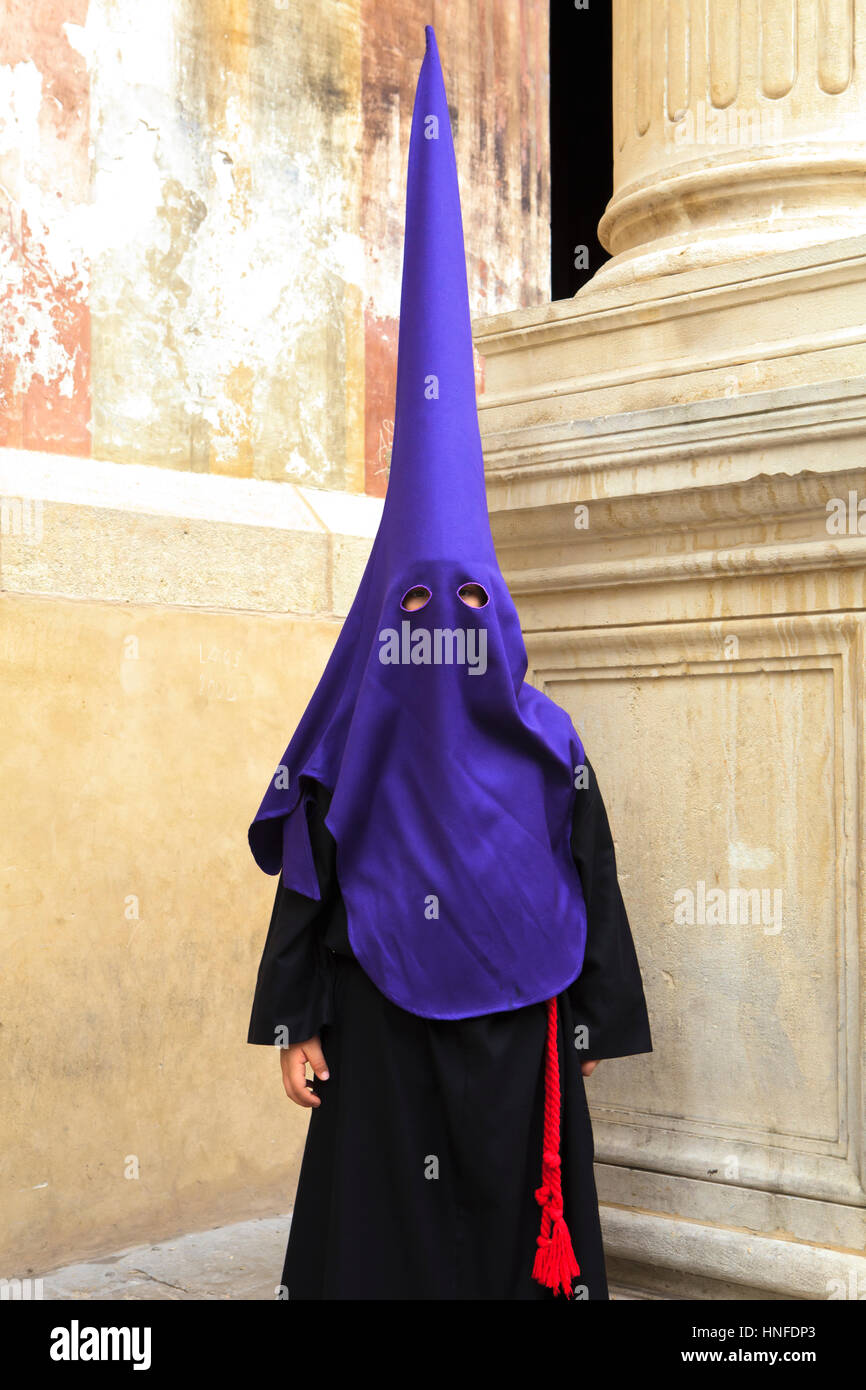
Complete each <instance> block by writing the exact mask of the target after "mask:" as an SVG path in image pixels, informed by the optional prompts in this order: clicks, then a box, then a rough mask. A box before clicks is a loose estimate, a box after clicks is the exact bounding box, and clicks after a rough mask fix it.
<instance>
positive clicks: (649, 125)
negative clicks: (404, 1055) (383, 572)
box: [475, 0, 866, 1299]
mask: <svg viewBox="0 0 866 1390" xmlns="http://www.w3.org/2000/svg"><path fill="white" fill-rule="evenodd" d="M857 10H858V12H857V16H856V21H857V22H856V25H855V22H854V6H853V5H851V4H848V3H842V2H840V3H834V0H801V2H800V3H799V4H795V3H794V0H763V3H760V4H759V3H758V0H742V3H737V0H692V3H691V4H688V3H686V0H668V3H662V2H661V0H615V52H616V56H617V70H616V72H617V75H616V92H615V95H616V102H617V114H616V143H617V149H616V189H615V193H614V196H613V198H612V200H611V203H610V206H609V208H608V209H607V211H606V213H605V215H604V218H603V220H602V224H601V231H602V236H603V238H604V239H605V241H606V242H607V244H608V245H609V246H610V248H611V250H612V251H613V252H614V253H615V254H614V258H613V260H612V261H611V262H609V263H608V264H607V265H605V266H604V267H603V268H602V269H601V271H600V272H599V273H598V274H597V275H596V276H595V277H594V279H593V280H592V281H590V283H589V284H588V285H586V286H585V287H584V288H583V289H582V290H581V291H580V293H579V294H578V295H576V296H575V298H574V299H571V300H565V301H560V302H557V303H554V304H548V305H545V306H542V307H541V308H532V309H525V310H517V311H515V312H513V313H510V314H504V315H499V316H497V317H496V318H493V319H487V320H484V321H481V322H478V323H477V324H476V326H475V327H476V335H475V336H476V345H477V347H478V350H479V352H480V353H481V354H482V355H483V356H484V358H485V364H486V378H485V380H486V389H485V393H484V394H483V395H482V397H481V399H480V406H481V418H482V430H483V434H484V440H485V454H486V463H487V471H488V480H489V497H490V506H491V516H492V521H493V528H494V535H495V537H496V543H497V549H498V552H499V557H500V561H501V563H502V566H503V570H504V572H505V574H506V577H507V579H508V582H509V584H510V586H511V589H512V592H513V593H514V595H515V598H516V601H517V603H518V605H519V608H520V612H521V618H522V621H523V626H524V632H525V635H526V641H527V649H528V651H529V655H530V668H531V669H530V676H529V678H530V680H532V681H533V682H534V683H535V684H537V685H539V686H540V687H541V688H543V689H545V690H547V691H548V692H549V693H550V694H551V695H552V697H553V698H554V699H556V700H557V701H558V702H559V703H561V704H562V705H564V706H565V707H566V708H567V709H568V710H569V712H570V713H571V714H572V716H573V718H574V720H575V722H576V724H577V726H578V728H579V729H580V730H581V731H582V733H583V736H584V739H585V743H586V747H587V752H588V755H589V757H590V758H591V760H592V762H593V765H594V766H595V767H596V769H597V771H598V775H599V780H600V783H601V787H602V791H603V793H604V795H605V799H606V801H607V804H608V806H609V810H610V816H611V822H612V825H613V828H614V834H615V839H616V850H617V857H618V865H619V874H620V881H621V884H622V888H623V894H624V897H625V901H626V906H627V908H628V911H629V916H630V919H631V921H632V924H633V928H634V933H635V938H636V941H637V946H638V952H639V956H640V960H641V965H642V969H643V974H644V982H645V985H646V989H647V994H648V999H649V1005H650V1012H651V1017H652V1025H653V1037H654V1043H655V1052H654V1053H653V1055H652V1056H649V1057H641V1058H635V1059H626V1060H616V1061H613V1060H611V1061H607V1062H604V1063H603V1064H602V1065H601V1067H600V1068H599V1069H598V1071H597V1072H596V1073H595V1074H594V1076H593V1078H592V1080H591V1081H590V1082H589V1085H588V1091H589V1095H590V1103H591V1107H592V1113H593V1120H594V1126H595V1135H596V1158H597V1180H598V1190H599V1195H600V1199H601V1203H602V1221H603V1225H604V1230H605V1236H606V1243H607V1251H608V1258H609V1267H610V1272H611V1274H612V1276H613V1279H614V1280H615V1281H616V1282H617V1283H619V1284H620V1285H621V1286H623V1287H625V1288H628V1289H631V1290H636V1291H641V1290H642V1291H645V1292H648V1293H650V1294H654V1295H657V1296H659V1295H660V1296H663V1297H664V1296H669V1297H677V1298H702V1299H714V1298H733V1299H740V1298H750V1297H756V1298H762V1299H775V1298H802V1299H828V1298H851V1297H855V1298H863V1297H864V1296H866V1258H864V1255H863V1252H864V1249H866V1187H864V1174H866V1129H864V1113H866V1087H864V1051H866V1049H864V1032H866V1029H864V1018H866V1015H864V1004H866V968H864V961H866V956H864V952H863V942H864V940H866V914H864V898H866V854H864V840H866V836H864V824H866V821H864V810H863V808H864V806H866V761H864V757H863V748H864V745H866V476H864V458H866V236H864V235H863V232H862V231H861V228H866V217H864V212H866V206H864V202H866V179H864V178H863V170H864V169H866V158H864V149H866V146H864V138H866V137H864V120H866V100H864V92H863V90H862V84H863V82H864V77H863V73H864V71H866V63H864V58H866V53H864V49H863V44H864V35H863V33H861V30H863V31H866V24H864V23H863V16H862V15H861V14H860V13H859V6H858V7H857ZM701 103H703V105H701ZM721 116H724V117H725V119H726V120H727V122H728V126H727V131H728V134H730V133H731V132H732V131H735V132H736V133H737V139H736V141H733V142H730V141H729V143H728V145H727V146H723V145H720V144H718V143H716V141H715V140H714V139H711V138H709V130H710V122H711V120H712V121H715V120H717V119H718V118H719V117H721ZM734 118H736V120H735V119H734ZM744 131H745V132H746V134H745V135H743V133H742V132H744ZM678 132H685V134H684V135H683V134H678ZM575 177H579V169H578V168H576V169H575Z"/></svg>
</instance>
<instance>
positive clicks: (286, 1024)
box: [247, 784, 339, 1047]
mask: <svg viewBox="0 0 866 1390" xmlns="http://www.w3.org/2000/svg"><path fill="white" fill-rule="evenodd" d="M306 814H307V824H308V825H309V828H310V844H311V845H312V849H313V859H314V861H315V865H316V874H317V876H318V879H319V890H320V892H321V895H322V897H321V901H320V902H315V901H314V899H312V898H308V897H306V896H305V895H304V894H303V893H295V892H293V891H292V890H291V889H289V888H286V887H285V885H284V884H283V879H282V874H281V875H280V877H279V880H278V882H277V893H276V897H275V898H274V909H273V912H272V913H271V922H270V926H269V927H268V935H267V939H266V941H265V948H264V951H263V953H262V959H261V964H260V965H259V973H258V977H257V979H256V989H255V995H254V997H253V1007H252V1014H251V1017H250V1026H249V1032H248V1034H247V1042H249V1043H261V1044H263V1045H265V1044H266V1045H267V1046H269V1047H274V1046H279V1047H288V1046H290V1045H291V1044H293V1043H299V1042H306V1040H307V1039H308V1038H312V1037H313V1036H314V1035H315V1034H316V1033H319V1032H320V1031H321V1029H322V1028H323V1026H324V1025H325V1024H326V1023H330V1022H331V1020H332V1018H333V984H334V963H333V958H332V955H331V952H330V951H329V949H328V947H327V946H326V945H325V942H324V940H323V933H324V927H325V924H326V923H327V921H328V918H329V916H330V912H331V909H332V907H333V903H334V899H335V896H336V895H337V894H338V893H339V889H338V887H337V878H336V873H335V855H336V846H335V844H334V840H333V836H331V834H330V833H329V831H328V829H327V827H326V825H325V823H324V814H323V811H322V803H321V797H320V796H319V791H318V784H317V786H316V792H315V794H313V793H308V794H307V804H306Z"/></svg>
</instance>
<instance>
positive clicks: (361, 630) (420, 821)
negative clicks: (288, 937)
mask: <svg viewBox="0 0 866 1390" xmlns="http://www.w3.org/2000/svg"><path fill="white" fill-rule="evenodd" d="M426 33H427V51H426V54H425V57H424V62H423V65H422V68H421V73H420V76H419V79H418V87H417V92H416V96H415V107H414V112H413V117H412V134H411V143H410V147H409V172H408V184H407V197H406V230H405V243H404V256H403V285H402V300H401V310H400V333H399V346H398V367H397V399H396V410H395V425H394V442H393V450H392V456H391V470H390V475H389V482H388V492H387V496H386V499H385V504H384V509H383V513H382V518H381V523H380V526H379V530H378V533H377V535H376V539H375V541H374V543H373V548H372V551H371V554H370V558H369V561H368V563H367V567H366V569H365V571H364V575H363V578H362V580H361V585H360V588H359V589H358V593H357V595H356V598H355V601H354V603H353V604H352V607H351V610H350V612H349V614H348V617H347V618H346V622H345V624H344V626H343V629H342V631H341V633H340V636H339V638H338V640H337V644H336V646H335V648H334V651H333V653H332V655H331V658H330V660H329V662H328V664H327V667H326V669H325V672H324V674H323V676H322V678H321V680H320V682H319V685H318V687H317V689H316V691H315V693H314V695H313V697H312V699H311V701H310V703H309V705H308V707H307V709H306V711H305V713H304V716H303V718H302V719H301V722H300V724H299V725H298V728H297V730H296V732H295V734H294V736H293V738H292V740H291V742H290V744H289V746H288V748H287V750H286V752H285V754H284V756H283V759H282V762H281V764H280V766H279V767H278V769H277V772H276V773H275V775H274V777H273V779H272V780H271V783H270V785H269V786H268V789H267V792H266V794H265V797H264V800H263V801H262V804H261V806H260V807H259V810H258V813H257V814H256V817H255V820H254V821H253V823H252V825H251V826H250V831H249V841H250V847H251V849H252V852H253V854H254V856H255V858H256V861H257V863H258V864H259V866H260V867H261V868H262V869H264V870H265V871H266V872H267V873H271V874H275V873H277V872H279V871H280V869H282V873H283V880H284V882H285V884H286V886H287V887H289V888H291V889H294V890H295V891H296V892H299V893H304V894H306V895H307V896H309V897H311V898H318V897H319V887H318V882H317V877H316V871H315V866H314V863H313V857H312V852H311V848H310V841H309V836H308V831H307V819H306V799H307V796H306V793H308V791H309V787H310V784H311V783H312V782H314V781H317V782H320V783H321V784H322V785H323V786H324V787H326V788H327V789H328V790H330V791H331V792H332V793H333V796H332V799H331V803H330V808H329V811H328V815H327V819H326V823H327V825H328V828H329V829H330V831H331V833H332V834H333V836H334V838H335V840H336V845H337V851H336V863H337V877H338V880H339V884H340V889H341V891H342V895H343V898H344V900H345V904H346V912H347V917H348V928H349V938H350V940H351V943H352V947H353V950H354V951H355V954H356V956H357V958H358V960H359V962H360V964H361V965H362V967H363V968H364V970H365V971H366V972H367V974H368V975H369V977H370V978H371V979H372V981H373V982H374V984H375V985H376V986H377V987H378V988H379V989H380V990H381V991H382V993H383V994H384V995H386V996H387V998H388V999H390V1000H392V1001H393V1002H394V1003H395V1004H398V1005H400V1006H401V1007H402V1008H404V1009H407V1010H409V1011H410V1012H411V1013H415V1014H420V1015H422V1016H424V1017H427V1018H467V1017H472V1016H474V1015H478V1014H485V1013H496V1012H499V1011H502V1010H508V1009H516V1008H518V1007H520V1006H521V1005H524V1004H530V1003H537V1002H539V1001H541V1000H545V999H548V998H551V997H552V996H553V995H555V994H557V993H559V992H560V991H561V990H562V989H564V988H565V987H566V986H567V985H569V984H570V983H571V982H572V981H573V980H574V979H575V978H576V977H577V976H578V974H579V973H580V969H581V965H582V962H583V953H584V944H585V939H586V911H585V906H584V900H583V893H582V890H581V884H580V877H579V874H578V872H577V868H576V866H575V864H574V861H573V859H572V855H571V850H570V832H571V821H572V812H573V807H574V797H575V795H576V794H577V793H576V791H575V776H576V769H577V768H578V767H579V766H580V765H581V764H582V763H583V748H582V746H581V743H580V740H579V738H578V736H577V733H576V732H575V730H574V727H573V725H572V723H571V720H570V719H569V717H568V715H567V714H566V713H565V712H564V711H563V710H562V709H560V708H559V706H557V705H555V704H554V703H553V702H552V701H551V700H550V699H549V698H548V697H547V696H546V695H544V694H542V693H541V692H540V691H538V690H535V689H533V687H532V686H530V685H528V684H527V683H526V682H525V680H524V675H525V673H526V668H527V657H526V649H525V647H524V643H523V638H522V635H521V631H520V622H519V619H518V616H517V610H516V609H515V606H514V603H513V601H512V598H511V595H510V594H509V592H508V589H507V588H506V585H505V581H504V580H503V578H502V575H501V573H500V570H499V566H498V563H497V560H496V553H495V550H494V547H493V539H492V536H491V531H490V522H489V518H488V514H487V499H486V494H485V487H484V463H483V457H482V451H481V436H480V432H479V428H478V414H477V408H476V400H475V375H474V364H473V353H472V333H471V325H470V316H469V296H468V291H467V282H466V264H465V259H464V251H463V227H462V220H461V214H460V198H459V192H458V184H457V169H456V164H455V159H454V146H453V142H452V134H451V125H450V121H449V116H448V106H447V102H446V97H445V88H444V84H443V80H442V71H441V68H440V65H439V55H438V52H437V48H436V40H435V36H434V34H433V30H432V28H430V27H428V28H427V31H426ZM470 582H474V583H477V584H480V585H482V586H483V588H484V590H485V591H486V594H487V596H488V599H487V602H486V603H485V604H484V606H483V607H480V608H472V607H469V606H468V605H467V604H466V603H465V602H464V601H463V599H462V598H461V597H460V595H459V593H458V590H460V589H461V588H462V587H463V586H464V585H466V584H467V583H470ZM419 586H421V587H423V588H424V589H425V590H426V591H427V592H428V593H429V598H428V599H427V601H426V603H425V605H424V607H423V608H420V609H418V610H416V611H414V612H408V611H406V610H405V609H404V608H403V607H402V606H401V600H402V599H403V598H404V597H405V596H406V594H407V591H409V590H410V589H412V588H416V587H419Z"/></svg>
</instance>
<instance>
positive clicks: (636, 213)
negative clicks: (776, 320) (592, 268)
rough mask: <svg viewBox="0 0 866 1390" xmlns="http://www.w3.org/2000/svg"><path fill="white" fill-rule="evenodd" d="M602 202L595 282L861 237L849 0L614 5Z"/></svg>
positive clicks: (861, 119) (864, 96)
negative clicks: (608, 185)
mask: <svg viewBox="0 0 866 1390" xmlns="http://www.w3.org/2000/svg"><path fill="white" fill-rule="evenodd" d="M613 18H614V53H613V59H614V62H613V71H614V84H613V105H614V144H615V149H614V177H615V190H614V194H613V197H612V199H611V201H610V204H609V205H608V208H607V210H606V212H605V214H604V217H603V218H602V221H601V223H600V226H599V234H600V237H601V240H602V242H603V244H604V245H605V246H606V247H607V249H608V250H609V251H610V252H611V253H612V255H613V258H614V259H613V260H612V261H611V262H610V263H608V264H607V265H605V266H604V268H603V269H602V270H601V271H600V273H599V276H598V277H596V278H597V280H598V282H599V283H602V282H604V283H607V284H614V283H622V282H623V281H624V280H625V279H627V278H628V277H629V276H633V275H638V276H646V275H653V274H665V273H667V272H668V271H672V270H682V269H688V268H691V267H694V266H700V265H709V264H712V263H714V262H720V261H728V260H732V259H735V258H739V257H743V256H751V255H755V254H759V255H765V254H767V252H768V251H770V250H776V251H780V250H785V249H793V248H795V247H801V246H814V245H817V244H819V243H821V242H827V241H832V240H835V239H837V238H839V237H843V236H846V235H850V236H854V235H856V234H857V233H858V232H860V231H861V230H862V229H863V227H864V225H866V180H864V177H863V171H864V166H866V23H864V22H863V21H864V15H863V14H862V13H861V14H860V15H859V23H857V24H855V7H854V0H819V2H818V3H816V0H799V3H798V0H666V3H661V4H660V3H658V0H614V4H613Z"/></svg>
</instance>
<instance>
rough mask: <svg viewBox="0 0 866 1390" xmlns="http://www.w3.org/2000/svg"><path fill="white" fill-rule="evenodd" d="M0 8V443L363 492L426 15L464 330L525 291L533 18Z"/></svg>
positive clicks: (536, 294) (539, 28)
mask: <svg viewBox="0 0 866 1390" xmlns="http://www.w3.org/2000/svg"><path fill="white" fill-rule="evenodd" d="M431 10H432V15H431ZM0 13H2V14H3V15H4V16H5V20H6V22H4V23H3V24H2V25H0V184H2V188H0V234H2V239H0V256H2V260H0V277H2V279H0V293H2V296H3V300H2V302H3V342H2V364H0V391H2V397H0V422H2V424H0V429H2V435H0V440H2V441H3V442H6V443H8V444H10V445H14V446H16V447H34V448H42V449H49V450H52V451H57V452H64V453H72V454H84V455H87V454H90V453H92V455H93V456H94V457H97V458H101V459H110V460H115V461H118V462H123V463H126V462H134V463H145V464H156V465H160V466H163V467H172V468H182V469H190V470H193V471H201V472H213V473H223V474H232V475H235V476H241V477H255V478H267V479H273V480H290V481H295V482H301V483H313V484H315V485H318V486H323V487H339V488H342V489H346V490H349V491H363V490H367V491H370V492H372V493H374V494H376V495H381V494H382V493H383V492H384V486H385V482H386V476H387V465H388V459H389V454H390V429H391V422H392V415H393V393H394V383H395V372H396V327H397V318H398V312H399V289H400V273H401V257H402V236H403V208H404V180H405V169H406V156H407V146H408V132H409V123H410V118H411V105H412V97H413V91H414V83H415V79H416V76H417V72H418V68H419V65H420V61H421V58H422V56H423V50H424V24H425V23H426V22H428V21H429V20H430V19H431V17H432V19H433V21H434V23H435V24H436V26H437V36H438V39H439V46H440V49H441V52H442V56H443V65H444V68H445V76H446V82H447V85H448V90H449V96H450V100H451V104H452V118H453V124H454V128H455V134H456V141H457V150H458V163H459V169H460V176H461V186H462V194H463V203H464V218H465V225H466V244H467V255H468V261H469V279H470V291H471V296H472V303H473V311H474V312H475V313H477V314H490V313H495V312H498V311H500V310H505V309H512V308H517V307H521V306H523V305H527V304H535V303H538V302H539V301H542V300H544V299H546V298H547V297H548V279H549V246H548V243H549V190H548V181H547V163H548V160H547V149H548V146H547V13H546V5H544V4H541V3H538V0H519V2H517V3H509V4H504V3H502V0H483V3H480V4H478V3H472V0H451V3H449V4H448V6H447V7H446V6H445V5H442V4H433V5H432V6H431V5H430V4H429V3H423V4H422V3H420V0H399V3H391V4H389V5H386V6H383V5H377V4H375V3H373V0H344V3H325V2H324V0H318V3H312V4H302V3H300V0H148V3H147V4H146V5H145V4H139V3H136V2H135V0H90V3H87V0H3V4H2V6H0Z"/></svg>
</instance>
